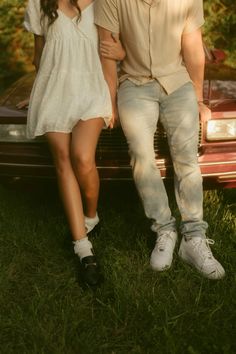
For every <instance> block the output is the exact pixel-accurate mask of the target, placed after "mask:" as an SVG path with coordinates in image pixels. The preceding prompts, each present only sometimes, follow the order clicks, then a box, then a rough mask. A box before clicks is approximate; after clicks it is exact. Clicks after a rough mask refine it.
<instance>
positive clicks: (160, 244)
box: [156, 231, 172, 251]
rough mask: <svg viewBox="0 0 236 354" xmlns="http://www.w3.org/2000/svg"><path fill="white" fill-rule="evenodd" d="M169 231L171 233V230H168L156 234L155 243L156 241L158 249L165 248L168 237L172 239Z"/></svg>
mask: <svg viewBox="0 0 236 354" xmlns="http://www.w3.org/2000/svg"><path fill="white" fill-rule="evenodd" d="M171 233H172V231H169V232H166V233H164V234H163V235H160V236H158V238H157V241H156V243H157V248H158V250H159V251H164V250H165V246H166V243H167V241H168V240H169V239H172V238H171Z"/></svg>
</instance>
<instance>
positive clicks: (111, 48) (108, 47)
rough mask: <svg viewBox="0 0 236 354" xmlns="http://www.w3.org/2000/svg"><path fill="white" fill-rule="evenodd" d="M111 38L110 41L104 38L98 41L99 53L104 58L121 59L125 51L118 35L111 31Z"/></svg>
mask: <svg viewBox="0 0 236 354" xmlns="http://www.w3.org/2000/svg"><path fill="white" fill-rule="evenodd" d="M112 38H113V41H112V42H110V41H105V40H104V41H101V42H100V54H101V55H102V56H103V57H104V58H107V59H113V60H118V61H121V60H123V59H124V57H125V56H126V52H125V50H124V48H123V46H122V44H121V41H120V40H119V36H118V35H117V34H113V33H112Z"/></svg>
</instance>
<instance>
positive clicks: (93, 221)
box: [84, 213, 100, 234]
mask: <svg viewBox="0 0 236 354" xmlns="http://www.w3.org/2000/svg"><path fill="white" fill-rule="evenodd" d="M99 221H100V220H99V217H98V214H97V213H96V215H95V217H94V218H88V217H87V216H85V217H84V222H85V228H86V233H87V234H89V233H90V232H91V231H92V230H93V229H94V228H95V226H96V225H97V224H98V223H99Z"/></svg>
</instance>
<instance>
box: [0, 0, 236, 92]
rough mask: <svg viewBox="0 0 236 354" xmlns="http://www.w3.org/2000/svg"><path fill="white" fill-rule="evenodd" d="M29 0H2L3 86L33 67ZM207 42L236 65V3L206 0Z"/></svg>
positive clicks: (0, 79)
mask: <svg viewBox="0 0 236 354" xmlns="http://www.w3.org/2000/svg"><path fill="white" fill-rule="evenodd" d="M26 3H27V0H1V3H0V48H1V57H0V82H1V85H0V90H1V89H2V88H3V87H4V86H6V85H8V84H9V83H10V82H11V81H12V80H14V79H15V78H16V77H17V76H20V75H21V74H22V73H24V72H26V71H29V70H32V65H31V59H32V49H33V36H32V34H30V33H27V31H26V30H25V29H24V27H23V19H24V11H25V6H26ZM204 10H205V18H206V23H205V26H204V37H205V40H206V43H207V44H208V45H209V46H211V47H215V48H222V49H224V50H226V52H227V53H228V60H227V63H228V64H230V65H232V66H234V67H236V38H235V35H236V3H235V1H232V0H204Z"/></svg>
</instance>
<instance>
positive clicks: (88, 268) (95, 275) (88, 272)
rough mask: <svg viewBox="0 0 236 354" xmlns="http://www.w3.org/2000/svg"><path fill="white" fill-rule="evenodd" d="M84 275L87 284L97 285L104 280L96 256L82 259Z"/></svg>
mask: <svg viewBox="0 0 236 354" xmlns="http://www.w3.org/2000/svg"><path fill="white" fill-rule="evenodd" d="M81 267H82V276H83V280H84V282H85V283H86V284H88V285H90V286H97V285H99V283H100V282H101V280H102V276H101V273H100V270H99V266H98V264H97V261H96V257H95V256H87V257H84V258H82V260H81Z"/></svg>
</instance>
